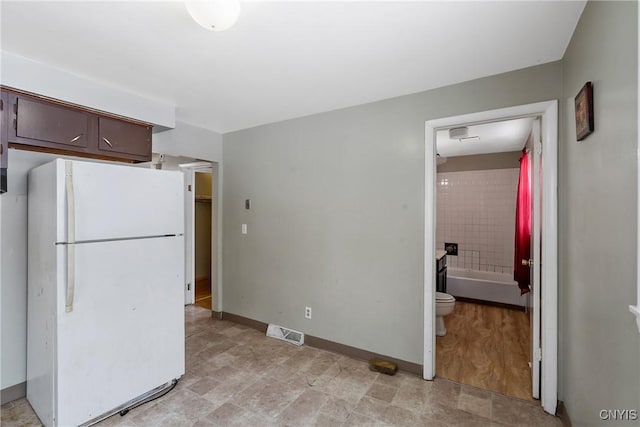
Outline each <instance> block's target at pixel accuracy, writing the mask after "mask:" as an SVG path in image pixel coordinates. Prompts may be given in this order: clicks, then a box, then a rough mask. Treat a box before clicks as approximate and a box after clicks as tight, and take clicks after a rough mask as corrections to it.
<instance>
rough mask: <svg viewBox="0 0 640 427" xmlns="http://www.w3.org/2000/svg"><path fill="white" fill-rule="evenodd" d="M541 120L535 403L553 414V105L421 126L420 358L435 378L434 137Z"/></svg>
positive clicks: (555, 354) (555, 212) (555, 209)
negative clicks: (459, 128)
mask: <svg viewBox="0 0 640 427" xmlns="http://www.w3.org/2000/svg"><path fill="white" fill-rule="evenodd" d="M531 116H541V117H542V137H543V144H544V148H543V150H542V164H543V165H544V167H543V171H542V174H543V190H542V205H543V206H544V209H543V215H542V259H543V260H544V268H543V269H542V283H544V288H545V292H543V293H542V295H541V297H542V313H541V316H542V339H541V341H542V369H541V383H542V387H541V388H542V390H541V391H542V393H541V394H542V396H541V403H542V407H543V408H544V410H545V411H546V412H548V413H550V414H555V411H556V405H557V398H558V344H557V339H558V315H557V309H558V202H557V188H558V170H557V169H558V101H557V100H551V101H545V102H538V103H534V104H526V105H519V106H514V107H508V108H501V109H497V110H489V111H482V112H477V113H471V114H464V115H460V116H453V117H445V118H441V119H435V120H429V121H427V122H426V123H425V169H424V170H425V187H424V188H425V198H424V256H425V258H424V259H425V260H430V262H426V261H425V263H424V319H423V324H424V353H423V355H424V357H423V369H424V370H423V377H424V379H426V380H432V379H433V378H434V376H435V360H436V359H435V348H436V334H435V283H434V278H435V228H436V222H435V219H436V215H435V210H434V207H435V182H436V145H435V137H436V131H437V130H438V129H441V128H449V127H453V126H456V125H461V124H471V123H482V122H491V121H497V120H505V119H514V118H520V117H531Z"/></svg>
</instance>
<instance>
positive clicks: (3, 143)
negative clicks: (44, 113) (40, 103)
mask: <svg viewBox="0 0 640 427" xmlns="http://www.w3.org/2000/svg"><path fill="white" fill-rule="evenodd" d="M6 98H7V97H6V94H5V93H4V92H1V93H0V194H2V193H6V191H7V165H8V163H9V161H8V159H9V143H8V141H7V135H8V129H7V111H6V110H7V105H8V104H7V99H6Z"/></svg>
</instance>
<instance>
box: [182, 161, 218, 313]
mask: <svg viewBox="0 0 640 427" xmlns="http://www.w3.org/2000/svg"><path fill="white" fill-rule="evenodd" d="M218 167H219V165H218V164H217V163H215V162H204V161H198V162H193V163H184V164H181V165H180V169H181V170H182V171H183V173H184V174H185V175H186V176H188V178H187V179H186V180H185V182H190V183H191V184H192V185H193V186H194V187H193V191H192V192H188V191H185V203H189V205H190V206H191V212H190V215H189V217H188V216H187V215H185V235H186V234H187V233H190V236H191V239H187V238H185V263H186V264H185V266H186V268H188V269H190V274H189V275H188V277H190V278H191V281H192V282H193V286H191V289H190V290H188V291H187V292H186V293H185V304H193V303H195V262H194V261H195V259H194V250H195V249H194V248H195V174H196V172H203V173H211V175H212V179H213V186H212V189H211V191H212V198H211V270H212V273H215V274H211V298H212V302H215V305H212V306H211V309H212V310H214V311H218V312H220V311H221V307H222V302H221V292H220V289H219V288H220V286H221V284H222V282H221V280H220V279H221V271H220V266H221V265H222V263H221V257H222V251H221V250H220V247H221V240H220V239H219V235H220V233H219V230H221V225H222V224H221V215H220V214H219V212H220V209H221V205H220V199H221V198H220V195H221V192H222V185H221V180H220V173H219V169H218ZM189 241H190V242H191V244H188V242H189Z"/></svg>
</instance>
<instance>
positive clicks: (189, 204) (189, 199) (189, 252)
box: [184, 169, 196, 305]
mask: <svg viewBox="0 0 640 427" xmlns="http://www.w3.org/2000/svg"><path fill="white" fill-rule="evenodd" d="M184 180H185V182H184V183H185V191H184V220H185V222H184V223H185V230H184V231H185V233H184V245H185V263H184V281H185V287H184V303H185V305H186V304H194V303H195V302H196V293H195V292H196V283H195V276H196V272H195V264H196V263H195V259H194V254H195V238H194V236H195V225H196V216H195V200H196V197H195V194H196V189H195V172H194V171H193V169H188V170H185V171H184Z"/></svg>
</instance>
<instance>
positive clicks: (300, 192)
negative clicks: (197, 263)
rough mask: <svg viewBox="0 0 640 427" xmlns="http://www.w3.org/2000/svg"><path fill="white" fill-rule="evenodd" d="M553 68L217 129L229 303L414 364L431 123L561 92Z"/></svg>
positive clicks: (419, 352)
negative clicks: (247, 204) (247, 206)
mask: <svg viewBox="0 0 640 427" xmlns="http://www.w3.org/2000/svg"><path fill="white" fill-rule="evenodd" d="M561 71H562V69H561V65H560V63H550V64H546V65H542V66H537V67H532V68H528V69H524V70H520V71H514V72H510V73H506V74H501V75H497V76H493V77H488V78H484V79H480V80H475V81H470V82H465V83H461V84H456V85H453V86H448V87H445V88H440V89H436V90H431V91H427V92H423V93H418V94H414V95H408V96H403V97H399V98H393V99H389V100H385V101H381V102H377V103H372V104H366V105H362V106H358V107H353V108H348V109H343V110H338V111H333V112H328V113H323V114H317V115H313V116H309V117H304V118H299V119H294V120H289V121H285V122H281V123H275V124H271V125H265V126H260V127H256V128H253V129H248V130H244V131H238V132H234V133H230V134H225V135H224V138H223V153H224V168H225V183H224V187H223V188H224V198H225V207H224V211H223V213H224V215H223V221H224V223H223V224H224V225H223V229H224V244H223V251H224V253H223V266H224V270H223V278H224V280H223V291H224V301H223V310H224V311H225V312H231V313H234V314H239V315H242V316H246V317H249V318H252V319H257V320H260V321H263V322H272V323H276V324H280V325H283V326H288V327H291V328H294V329H298V330H301V331H303V332H306V333H308V334H310V335H314V336H318V337H321V338H325V339H329V340H332V341H336V342H339V343H344V344H348V345H351V346H355V347H359V348H362V349H366V350H369V351H373V352H378V353H382V354H384V355H388V356H393V357H396V358H399V359H402V360H406V361H410V362H414V363H420V364H421V363H422V357H423V325H422V323H423V303H422V301H423V256H424V249H423V246H424V243H423V236H424V225H423V222H424V174H425V170H424V138H425V135H424V125H425V121H426V120H430V119H434V118H439V117H447V116H452V115H459V114H465V113H470V112H475V111H482V110H489V109H495V108H501V107H507V106H513V105H520V104H527V103H532V102H538V101H545V100H550V99H558V98H559V97H560V96H561V93H562V92H561ZM245 198H251V199H252V202H253V204H252V209H251V210H250V211H245V210H244V209H243V201H244V199H245ZM242 223H247V224H248V229H249V234H248V235H242V234H241V232H240V229H241V224H242ZM305 306H311V307H312V308H313V319H312V320H306V319H305V318H304V307H305Z"/></svg>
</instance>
